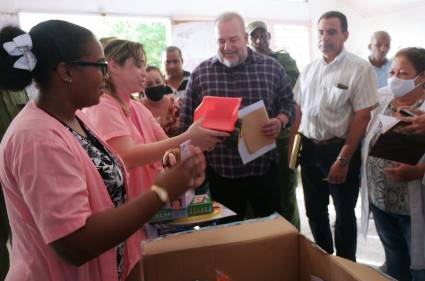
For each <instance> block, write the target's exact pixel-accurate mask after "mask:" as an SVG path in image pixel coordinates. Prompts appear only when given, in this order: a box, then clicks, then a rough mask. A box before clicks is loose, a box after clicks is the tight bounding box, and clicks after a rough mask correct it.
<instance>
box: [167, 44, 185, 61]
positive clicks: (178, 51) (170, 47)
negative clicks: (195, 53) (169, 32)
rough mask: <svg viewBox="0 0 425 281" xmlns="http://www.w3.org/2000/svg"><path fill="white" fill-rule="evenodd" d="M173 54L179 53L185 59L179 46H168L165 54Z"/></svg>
mask: <svg viewBox="0 0 425 281" xmlns="http://www.w3.org/2000/svg"><path fill="white" fill-rule="evenodd" d="M171 52H177V53H179V55H180V58H181V59H183V55H182V50H180V48H179V47H177V46H168V47H167V48H166V49H165V53H171Z"/></svg>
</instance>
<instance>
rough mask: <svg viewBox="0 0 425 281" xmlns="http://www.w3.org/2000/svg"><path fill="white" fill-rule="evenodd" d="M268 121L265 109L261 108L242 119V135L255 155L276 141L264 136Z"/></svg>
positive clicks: (250, 151)
mask: <svg viewBox="0 0 425 281" xmlns="http://www.w3.org/2000/svg"><path fill="white" fill-rule="evenodd" d="M268 120H269V117H268V116H267V111H266V108H265V107H260V108H258V109H256V110H255V111H252V112H251V113H249V114H247V115H245V116H244V117H243V118H242V129H241V135H242V137H243V139H244V141H245V144H246V147H247V149H248V151H249V153H251V154H253V153H255V152H257V151H258V150H259V149H260V148H262V147H264V146H267V145H270V144H272V143H274V139H271V138H268V137H266V136H264V135H263V134H262V132H261V129H262V127H263V126H264V124H266V123H267V121H268Z"/></svg>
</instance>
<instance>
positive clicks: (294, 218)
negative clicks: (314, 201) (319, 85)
mask: <svg viewBox="0 0 425 281" xmlns="http://www.w3.org/2000/svg"><path fill="white" fill-rule="evenodd" d="M270 56H271V57H272V58H274V59H275V60H277V61H278V62H279V63H280V64H281V65H282V66H283V68H285V72H286V74H287V78H288V80H289V84H290V85H291V87H292V88H293V87H294V85H295V82H296V81H297V79H298V76H299V75H300V72H299V70H298V67H297V63H296V61H295V60H294V59H293V58H292V57H291V56H290V55H289V54H288V53H287V52H285V51H277V52H272V53H271V54H270ZM288 141H289V128H286V129H283V130H282V132H281V133H280V135H279V137H278V140H277V148H278V151H279V154H280V156H279V181H280V182H279V186H280V192H281V194H282V200H281V205H280V210H279V213H280V214H281V215H282V216H283V217H284V218H286V219H287V220H288V221H289V222H290V223H292V224H293V225H294V226H295V227H296V228H298V229H300V215H299V212H298V205H297V197H296V193H295V188H296V187H297V176H296V173H295V171H293V170H291V169H289V167H288Z"/></svg>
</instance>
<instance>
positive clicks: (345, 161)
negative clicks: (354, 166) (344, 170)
mask: <svg viewBox="0 0 425 281" xmlns="http://www.w3.org/2000/svg"><path fill="white" fill-rule="evenodd" d="M336 160H337V161H338V164H339V165H340V166H341V167H346V166H348V164H350V160H349V159H347V158H345V157H342V156H338V157H337V158H336Z"/></svg>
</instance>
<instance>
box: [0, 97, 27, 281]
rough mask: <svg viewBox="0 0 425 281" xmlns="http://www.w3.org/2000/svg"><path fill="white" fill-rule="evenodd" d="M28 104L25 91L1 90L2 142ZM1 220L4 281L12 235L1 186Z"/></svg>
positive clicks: (0, 265)
mask: <svg viewBox="0 0 425 281" xmlns="http://www.w3.org/2000/svg"><path fill="white" fill-rule="evenodd" d="M27 102H28V95H27V94H26V92H25V91H20V92H10V91H4V90H0V140H1V139H2V138H3V135H4V133H5V132H6V129H7V127H8V126H9V124H10V122H11V121H12V119H13V118H14V117H15V116H16V115H17V114H18V112H19V111H20V110H21V109H22V108H23V107H24V106H25V104H26V103H27ZM0 219H1V220H0V257H1V259H0V280H4V279H5V278H6V274H7V271H8V270H9V253H8V251H7V247H6V245H7V240H8V239H9V235H10V227H9V220H8V218H7V212H6V206H5V203H4V197H3V191H2V190H1V186H0Z"/></svg>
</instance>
